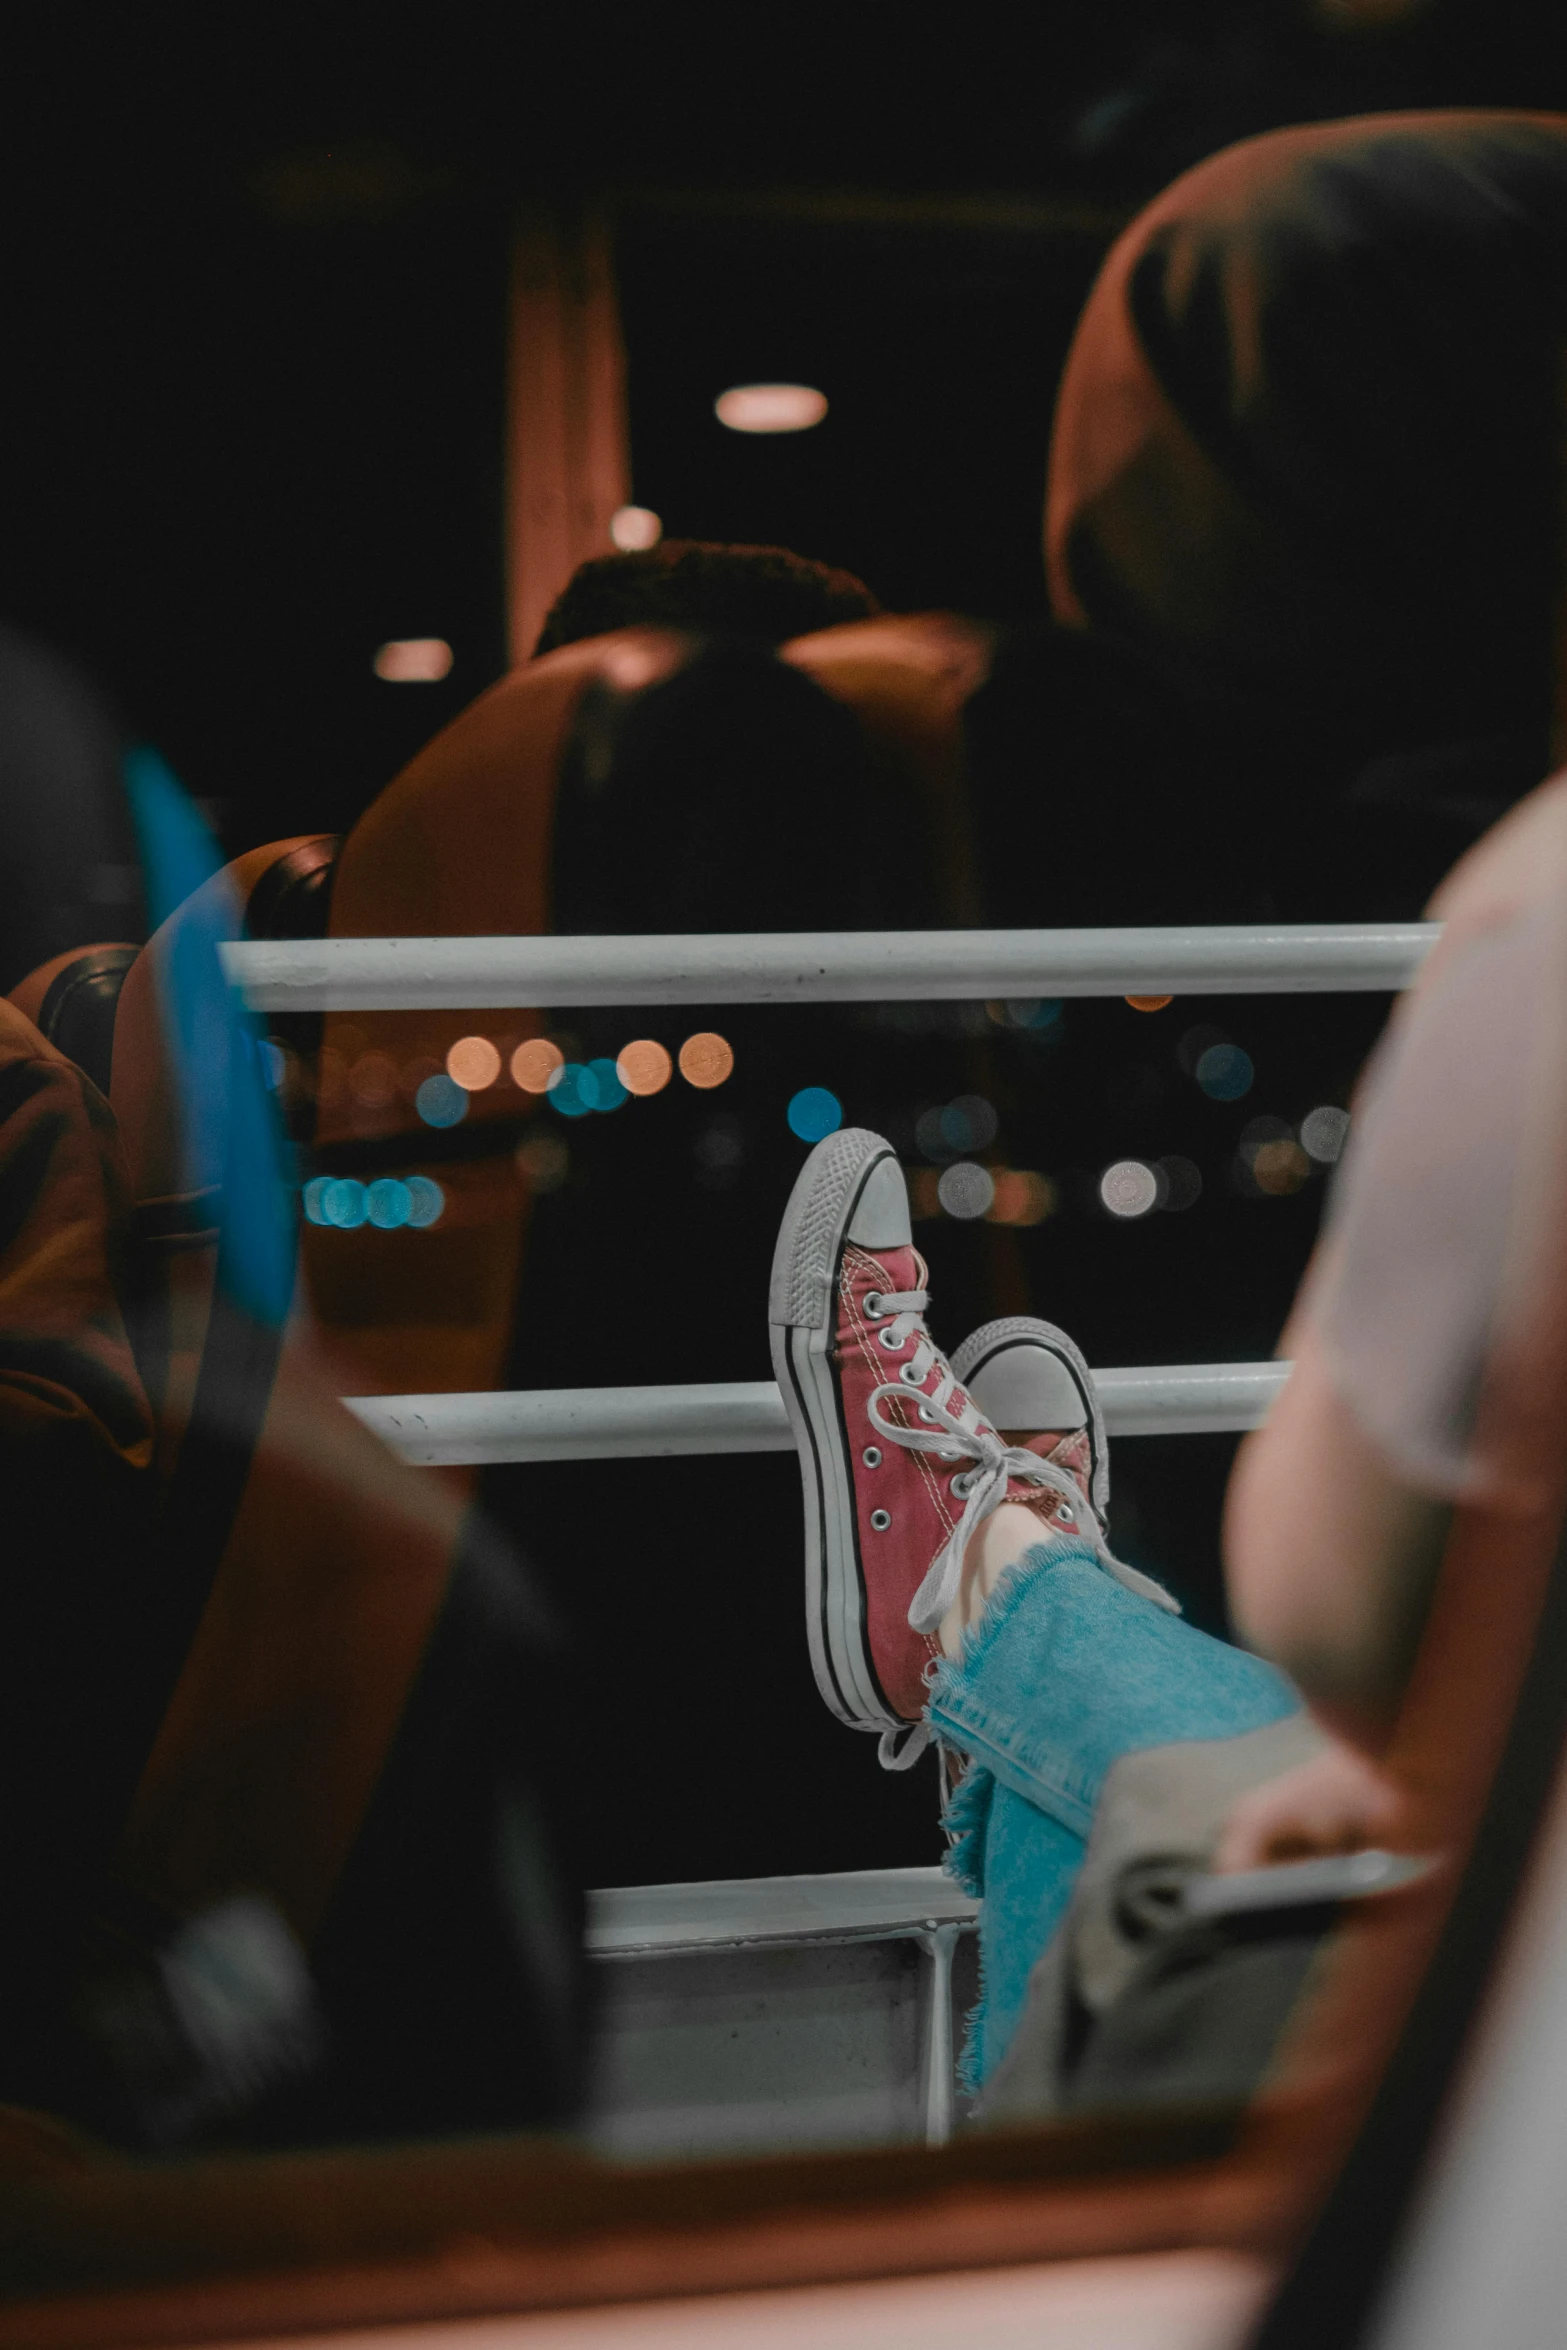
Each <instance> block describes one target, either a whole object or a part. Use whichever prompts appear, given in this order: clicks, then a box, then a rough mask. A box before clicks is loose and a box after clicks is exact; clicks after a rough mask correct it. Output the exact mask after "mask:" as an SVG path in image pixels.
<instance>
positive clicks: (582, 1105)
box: [549, 1061, 599, 1118]
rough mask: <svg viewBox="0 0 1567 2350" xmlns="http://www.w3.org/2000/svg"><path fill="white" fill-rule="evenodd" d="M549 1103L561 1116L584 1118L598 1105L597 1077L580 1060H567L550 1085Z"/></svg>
mask: <svg viewBox="0 0 1567 2350" xmlns="http://www.w3.org/2000/svg"><path fill="white" fill-rule="evenodd" d="M549 1105H550V1108H551V1109H552V1110H558V1111H559V1112H560V1114H561V1116H562V1117H563V1118H585V1117H586V1116H587V1115H588V1112H589V1111H590V1110H596V1109H597V1108H598V1106H599V1086H598V1079H597V1078H596V1077H595V1076H594V1074H593V1072H592V1070H591V1069H589V1068H585V1067H584V1066H583V1064H582V1062H581V1061H567V1062H566V1063H565V1065H564V1066H563V1068H562V1069H561V1071H560V1073H559V1075H558V1076H557V1077H556V1079H555V1082H554V1084H553V1085H552V1086H551V1087H550V1090H549Z"/></svg>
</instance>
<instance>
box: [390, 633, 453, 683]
mask: <svg viewBox="0 0 1567 2350" xmlns="http://www.w3.org/2000/svg"><path fill="white" fill-rule="evenodd" d="M451 665H452V648H451V646H450V645H449V644H448V643H447V642H446V639H445V638H444V637H442V636H400V637H394V638H393V639H392V641H391V643H390V644H386V645H382V646H381V647H380V649H379V651H378V652H377V654H376V656H375V660H374V662H373V663H372V667H373V668H374V670H375V673H376V675H377V677H383V678H385V680H386V682H387V684H388V685H439V683H440V681H441V679H442V678H443V677H445V676H446V675H447V673H448V671H449V670H450V668H451Z"/></svg>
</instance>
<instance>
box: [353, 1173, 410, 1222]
mask: <svg viewBox="0 0 1567 2350" xmlns="http://www.w3.org/2000/svg"><path fill="white" fill-rule="evenodd" d="M412 1207H413V1200H412V1197H411V1196H410V1194H409V1190H408V1186H407V1184H406V1183H399V1181H398V1180H397V1177H396V1176H395V1175H383V1176H381V1177H380V1178H379V1180H378V1181H377V1182H375V1183H372V1184H371V1186H370V1188H369V1190H368V1191H367V1192H366V1193H365V1214H366V1215H367V1216H368V1217H369V1219H370V1222H371V1223H372V1224H374V1225H375V1226H376V1227H377V1229H378V1230H379V1231H382V1232H395V1231H396V1230H397V1228H398V1226H399V1225H400V1224H406V1223H407V1221H408V1217H409V1212H410V1210H411V1209H412Z"/></svg>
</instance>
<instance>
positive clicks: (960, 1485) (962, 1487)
mask: <svg viewBox="0 0 1567 2350" xmlns="http://www.w3.org/2000/svg"><path fill="white" fill-rule="evenodd" d="M951 1490H952V1492H953V1494H954V1495H955V1496H956V1498H957V1499H958V1500H959V1501H967V1499H968V1497H969V1495H970V1494H971V1493H972V1492H973V1490H974V1472H973V1470H972V1469H960V1470H959V1471H958V1473H957V1475H956V1476H955V1477H954V1478H953V1480H952V1487H951Z"/></svg>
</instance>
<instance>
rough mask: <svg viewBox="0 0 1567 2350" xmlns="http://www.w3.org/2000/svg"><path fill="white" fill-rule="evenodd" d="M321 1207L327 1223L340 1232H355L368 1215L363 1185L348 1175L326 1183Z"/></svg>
mask: <svg viewBox="0 0 1567 2350" xmlns="http://www.w3.org/2000/svg"><path fill="white" fill-rule="evenodd" d="M321 1205H322V1208H323V1209H324V1210H325V1213H326V1220H327V1222H328V1223H329V1224H335V1225H336V1226H337V1228H338V1230H339V1231H340V1232H354V1231H357V1229H358V1227H359V1226H360V1225H361V1224H362V1223H363V1222H364V1220H365V1217H366V1215H367V1214H368V1213H369V1210H368V1207H367V1204H366V1200H365V1187H364V1185H363V1184H362V1183H356V1182H355V1181H354V1180H353V1178H352V1176H348V1175H344V1176H339V1177H338V1178H337V1179H336V1180H335V1181H334V1182H331V1183H328V1185H327V1187H326V1189H325V1191H324V1192H323V1193H322V1194H321Z"/></svg>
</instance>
